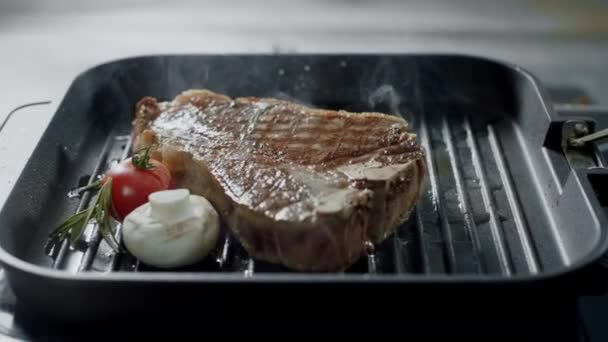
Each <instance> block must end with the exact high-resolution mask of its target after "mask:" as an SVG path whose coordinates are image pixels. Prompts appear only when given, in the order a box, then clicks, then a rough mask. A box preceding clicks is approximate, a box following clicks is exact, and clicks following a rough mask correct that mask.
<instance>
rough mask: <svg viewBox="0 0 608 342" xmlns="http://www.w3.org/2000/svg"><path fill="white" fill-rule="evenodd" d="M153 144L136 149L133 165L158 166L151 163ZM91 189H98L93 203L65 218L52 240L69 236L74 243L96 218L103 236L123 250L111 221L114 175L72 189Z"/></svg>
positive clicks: (109, 242)
mask: <svg viewBox="0 0 608 342" xmlns="http://www.w3.org/2000/svg"><path fill="white" fill-rule="evenodd" d="M153 146H154V145H150V146H147V147H144V148H142V149H140V150H138V151H136V152H135V153H134V154H133V157H132V158H131V163H133V166H135V167H136V168H138V169H141V170H151V169H154V168H155V167H156V166H155V165H154V164H152V163H150V149H151V148H152V147H153ZM90 190H98V193H97V197H95V202H94V203H93V205H91V206H89V207H88V208H86V209H83V210H81V211H79V212H77V213H76V214H74V215H72V216H70V217H69V218H68V219H67V220H65V221H64V222H63V223H62V224H61V225H60V226H59V227H57V228H56V229H55V230H54V231H53V232H52V233H51V234H50V238H51V240H58V241H61V240H63V239H65V238H66V237H68V236H69V238H70V242H71V243H72V245H74V244H75V243H76V242H77V241H78V240H79V239H80V237H81V236H82V234H83V233H84V230H85V228H86V226H87V224H88V223H89V221H91V219H94V220H95V221H96V222H97V225H98V227H99V232H100V234H101V236H102V237H103V239H104V240H105V241H106V242H107V243H108V245H109V246H110V247H112V249H114V250H115V251H117V252H118V251H121V247H120V243H118V241H116V238H115V237H114V232H113V231H112V224H111V221H110V220H111V218H110V217H111V212H115V208H114V203H113V202H112V177H109V176H107V174H106V177H104V179H103V180H98V181H96V182H93V183H91V184H89V185H87V186H84V187H81V188H79V189H75V190H72V191H73V192H76V193H80V192H84V191H90Z"/></svg>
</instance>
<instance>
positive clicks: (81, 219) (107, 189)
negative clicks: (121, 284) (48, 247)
mask: <svg viewBox="0 0 608 342" xmlns="http://www.w3.org/2000/svg"><path fill="white" fill-rule="evenodd" d="M111 190H112V178H111V177H107V178H106V181H105V182H104V183H103V185H101V188H99V193H98V194H97V197H96V198H95V202H94V204H93V205H92V206H89V207H88V208H87V209H84V210H81V211H79V212H77V213H76V214H74V215H72V216H70V217H69V218H68V219H67V220H65V221H64V222H63V223H62V224H61V225H60V226H59V227H57V228H56V229H55V230H54V231H53V232H52V233H51V238H52V239H59V240H63V239H64V238H66V237H67V236H68V235H69V237H70V242H71V243H72V245H74V244H75V243H76V242H77V241H78V240H79V239H80V237H81V236H82V234H83V233H84V230H85V228H86V226H87V224H88V223H89V221H90V220H91V219H95V221H96V222H97V225H98V227H99V232H100V233H101V236H102V237H103V239H104V240H106V242H107V243H108V245H109V246H110V247H112V249H114V250H115V251H117V252H118V251H120V244H119V243H118V241H116V238H115V237H114V234H113V232H112V225H111V223H110V210H113V204H112V191H111Z"/></svg>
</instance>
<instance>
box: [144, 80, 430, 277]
mask: <svg viewBox="0 0 608 342" xmlns="http://www.w3.org/2000/svg"><path fill="white" fill-rule="evenodd" d="M135 115H136V117H135V121H134V129H133V133H134V137H135V139H134V149H139V148H141V147H144V146H147V145H149V144H151V143H156V144H157V147H155V152H154V157H155V158H158V159H160V160H162V161H163V163H165V164H166V165H167V166H168V167H169V169H170V170H171V172H172V174H173V176H174V177H175V180H176V183H177V184H178V185H179V186H181V187H186V188H189V189H190V191H191V192H192V193H195V194H199V195H202V196H205V197H206V198H208V199H209V201H210V202H211V203H213V205H214V206H215V207H216V209H217V210H218V212H219V213H220V215H221V217H222V218H223V220H224V221H225V222H226V224H227V225H228V227H229V228H230V230H231V231H232V232H233V234H234V235H235V236H236V238H237V239H238V240H239V241H240V243H241V244H242V245H243V247H244V248H245V249H246V250H247V252H248V253H250V254H251V255H252V256H253V257H254V258H257V259H260V260H265V261H269V262H274V263H281V264H283V265H285V266H287V267H290V268H293V269H297V270H303V271H335V270H341V269H344V268H346V267H348V266H349V265H351V264H352V263H353V262H354V261H356V260H357V259H358V258H359V257H360V256H361V255H362V253H363V250H364V245H365V241H367V240H371V241H372V242H374V243H379V242H381V241H382V240H383V239H385V238H386V237H387V236H388V235H390V234H391V233H392V232H393V231H394V230H395V228H396V227H397V226H398V225H399V224H401V223H402V222H403V221H405V220H406V219H407V218H408V216H409V215H410V213H411V211H412V209H413V208H414V206H415V203H416V200H417V199H418V196H419V193H420V187H421V183H422V180H423V177H424V174H425V170H426V166H425V163H424V153H423V151H422V149H421V148H420V146H419V145H418V144H417V142H416V139H415V138H416V136H415V135H414V134H412V133H409V132H408V131H407V129H408V125H407V122H405V121H404V120H403V119H401V118H397V117H394V116H389V115H383V114H379V113H358V114H356V113H349V112H345V111H330V110H318V109H312V108H308V107H305V106H302V105H299V104H295V103H292V102H288V101H283V100H277V99H270V98H252V97H244V98H236V99H231V98H229V97H227V96H224V95H221V94H217V93H213V92H211V91H208V90H189V91H185V92H183V93H181V94H179V95H178V96H177V97H176V98H175V99H173V100H172V101H170V102H158V101H157V100H156V99H154V98H150V97H145V98H143V99H141V100H140V101H139V102H138V104H137V106H136V114H135Z"/></svg>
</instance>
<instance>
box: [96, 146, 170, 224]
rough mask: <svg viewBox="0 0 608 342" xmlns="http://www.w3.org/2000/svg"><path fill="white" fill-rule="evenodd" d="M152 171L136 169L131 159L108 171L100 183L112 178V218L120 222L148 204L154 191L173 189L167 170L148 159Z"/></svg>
mask: <svg viewBox="0 0 608 342" xmlns="http://www.w3.org/2000/svg"><path fill="white" fill-rule="evenodd" d="M149 162H150V164H153V165H154V168H152V169H138V168H137V167H135V165H133V163H132V162H131V158H128V159H126V160H124V161H122V162H121V163H120V164H118V165H116V166H114V167H113V168H111V169H110V170H108V171H107V172H106V174H105V176H104V179H103V180H102V182H105V181H106V179H107V177H112V204H113V205H114V210H110V211H111V214H112V217H114V218H115V219H117V220H118V221H122V220H123V219H124V218H125V217H126V216H127V215H128V214H129V213H131V212H132V211H133V210H135V209H136V208H137V207H139V206H141V205H143V204H145V203H147V202H148V196H149V195H150V194H151V193H153V192H156V191H161V190H167V189H171V188H173V186H174V184H173V180H172V179H171V173H170V172H169V169H167V167H166V166H165V165H164V164H162V163H161V162H159V161H157V160H154V159H150V160H149Z"/></svg>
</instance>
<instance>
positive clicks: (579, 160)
mask: <svg viewBox="0 0 608 342" xmlns="http://www.w3.org/2000/svg"><path fill="white" fill-rule="evenodd" d="M555 110H556V112H557V113H558V114H559V116H561V117H563V118H564V119H565V120H566V121H564V123H563V128H562V149H563V152H564V155H565V156H566V159H568V163H569V164H570V167H571V168H572V171H573V173H575V174H576V176H577V177H576V178H578V180H579V183H580V188H581V190H582V192H583V194H584V196H585V197H586V198H587V199H588V200H589V201H590V203H591V206H592V208H593V211H594V212H595V214H596V215H597V218H598V220H599V221H600V227H601V228H602V229H604V234H608V107H600V106H586V105H585V106H578V105H576V106H572V105H566V106H555ZM598 264H599V266H601V267H602V268H603V269H604V270H606V271H608V252H606V254H604V256H603V257H602V258H601V259H600V260H599V263H598Z"/></svg>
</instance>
